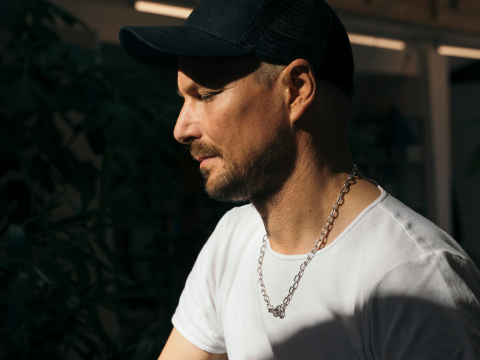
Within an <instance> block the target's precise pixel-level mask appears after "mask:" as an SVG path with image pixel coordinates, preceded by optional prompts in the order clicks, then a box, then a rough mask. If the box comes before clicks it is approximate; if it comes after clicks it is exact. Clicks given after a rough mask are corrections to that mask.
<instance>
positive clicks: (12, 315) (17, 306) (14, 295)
mask: <svg viewBox="0 0 480 360" xmlns="http://www.w3.org/2000/svg"><path fill="white" fill-rule="evenodd" d="M29 280H30V276H29V275H28V273H27V272H25V271H22V272H20V273H18V275H17V276H16V278H15V280H14V281H13V283H12V285H11V288H10V292H9V293H8V305H7V317H8V325H9V326H10V329H11V330H12V331H15V330H16V329H17V327H18V323H19V322H20V319H21V317H22V315H23V313H24V310H25V304H26V302H27V300H28V296H29V292H30V291H29V290H30V289H29Z"/></svg>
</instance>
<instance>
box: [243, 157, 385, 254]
mask: <svg viewBox="0 0 480 360" xmlns="http://www.w3.org/2000/svg"><path fill="white" fill-rule="evenodd" d="M303 159H304V160H303V161H298V162H297V165H296V168H295V170H294V172H293V173H292V175H291V176H290V177H289V179H288V180H287V182H286V183H285V185H284V186H283V188H282V190H281V191H280V192H278V193H277V194H275V196H273V197H271V198H270V199H268V200H267V201H266V202H264V203H261V204H257V203H255V202H252V203H253V205H254V206H255V208H256V209H257V211H258V212H259V213H260V215H261V217H262V220H263V222H264V225H265V229H266V230H267V234H268V238H269V241H270V246H271V247H272V249H273V250H274V251H276V252H278V253H281V254H285V255H296V254H306V253H308V252H309V251H311V250H312V248H313V246H314V243H315V240H316V239H318V238H319V237H320V233H321V231H322V228H323V227H324V226H325V225H326V223H327V219H328V216H329V215H330V213H331V212H332V207H333V205H334V204H335V202H336V200H337V199H338V195H339V192H340V190H341V189H342V187H343V184H344V183H345V181H346V180H347V179H348V176H349V173H350V171H351V168H350V170H348V169H349V167H353V166H351V164H350V163H349V162H348V160H347V161H346V162H345V161H344V164H345V165H343V166H341V167H340V166H338V164H337V166H336V168H337V169H341V170H340V171H339V170H336V171H334V170H332V167H330V166H328V165H323V166H322V165H319V162H318V159H317V158H315V157H312V158H311V159H310V160H309V159H306V157H305V156H304V157H303ZM380 194H381V191H380V190H379V189H378V187H376V186H375V185H373V184H372V183H371V182H370V181H368V180H367V179H365V178H364V177H363V176H362V175H361V174H360V173H359V172H357V175H356V176H355V180H354V181H352V183H351V184H350V190H349V191H348V192H347V193H346V194H345V197H344V201H343V202H342V205H341V206H340V208H339V210H338V217H336V219H335V220H334V221H333V227H332V229H331V231H330V232H329V233H328V236H327V242H326V244H327V245H328V244H330V243H331V242H332V241H333V240H335V238H336V237H337V236H338V235H340V234H341V233H342V232H343V230H345V228H347V227H348V225H349V224H350V223H351V222H352V221H353V220H354V219H355V218H356V217H357V216H358V215H359V214H360V213H361V212H362V211H363V210H364V209H365V208H366V207H367V206H368V205H370V204H371V203H372V202H373V201H375V200H376V199H377V198H378V197H379V196H380Z"/></svg>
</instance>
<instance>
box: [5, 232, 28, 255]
mask: <svg viewBox="0 0 480 360" xmlns="http://www.w3.org/2000/svg"><path fill="white" fill-rule="evenodd" d="M7 236H8V257H9V258H10V259H18V258H22V257H23V256H24V254H25V228H24V227H23V226H21V225H17V224H11V225H10V226H9V227H8V235H7Z"/></svg>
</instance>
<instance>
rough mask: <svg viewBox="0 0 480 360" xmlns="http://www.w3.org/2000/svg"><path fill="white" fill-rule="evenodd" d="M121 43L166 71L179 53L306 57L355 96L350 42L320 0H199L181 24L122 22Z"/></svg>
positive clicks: (325, 76)
mask: <svg viewBox="0 0 480 360" xmlns="http://www.w3.org/2000/svg"><path fill="white" fill-rule="evenodd" d="M120 43H121V45H122V47H123V49H124V50H125V52H126V53H127V54H128V56H130V57H131V58H132V59H133V60H134V61H136V62H138V63H140V64H143V65H147V66H150V67H154V68H157V69H167V70H168V69H170V70H177V56H182V57H199V58H218V57H232V56H242V55H249V54H252V55H255V56H258V57H260V58H263V59H267V60H271V61H273V62H275V63H278V64H285V65H288V64H290V63H291V62H292V61H293V60H295V59H304V60H307V61H309V62H310V64H311V65H312V66H313V68H314V69H315V72H316V76H317V77H319V78H322V79H324V80H327V81H329V82H331V83H333V84H335V85H337V86H338V87H339V88H340V89H342V90H343V92H345V94H347V95H348V96H350V98H351V97H352V95H353V89H354V87H353V69H354V62H353V55H352V47H351V45H350V41H349V38H348V35H347V32H346V31H345V28H344V27H343V25H342V23H341V21H340V19H339V18H338V16H337V15H336V14H335V12H334V11H333V10H332V8H331V7H330V6H329V5H328V4H327V3H326V2H325V1H324V0H202V1H201V2H200V3H199V4H198V5H197V6H196V7H195V9H194V10H193V11H192V13H191V14H190V16H189V17H188V18H187V19H186V20H185V22H184V23H183V24H182V25H181V26H126V27H123V28H122V29H121V30H120Z"/></svg>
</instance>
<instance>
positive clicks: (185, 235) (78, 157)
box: [0, 0, 480, 360]
mask: <svg viewBox="0 0 480 360" xmlns="http://www.w3.org/2000/svg"><path fill="white" fill-rule="evenodd" d="M197 3H198V2H197V1H194V0H185V1H181V0H178V1H174V0H172V1H168V2H167V1H162V2H160V1H158V2H152V1H150V2H145V1H136V2H135V1H130V0H95V1H93V0H50V1H46V0H1V1H0V359H30V358H32V359H33V358H35V359H36V360H39V359H127V358H128V359H145V360H146V359H156V358H157V357H158V355H159V353H160V352H161V349H162V347H163V345H164V344H165V341H166V339H167V337H168V334H169V333H170V331H171V328H172V325H171V322H170V318H171V316H172V314H173V312H174V311H175V308H176V305H177V303H178V299H179V296H180V293H181V291H182V289H183V286H184V283H185V280H186V277H187V276H188V273H189V272H190V270H191V267H192V266H193V263H194V261H195V259H196V256H197V254H198V252H199V251H200V249H201V247H202V246H203V244H204V243H205V241H206V240H207V239H208V237H209V235H210V233H211V232H212V231H213V229H214V227H215V225H216V223H217V222H218V220H219V219H220V217H221V216H222V215H223V214H224V213H225V212H226V211H228V210H229V209H230V208H231V207H232V206H231V205H229V204H223V203H218V202H214V201H212V200H210V199H208V197H207V196H206V195H205V194H204V192H203V183H202V179H201V176H200V175H199V173H198V164H196V163H195V162H194V161H193V160H192V159H191V157H190V155H189V154H188V152H187V151H186V150H185V149H184V148H183V147H181V146H179V145H178V144H176V143H175V141H174V139H173V136H172V131H173V127H174V124H175V121H176V118H177V115H178V113H179V111H180V108H181V106H182V101H181V99H180V98H179V97H178V96H177V95H176V90H175V87H176V74H172V73H166V72H160V71H154V70H150V69H145V68H142V67H140V66H138V65H136V64H135V63H133V62H132V61H131V60H130V59H129V58H127V57H126V55H125V54H124V53H123V51H122V50H121V48H120V45H119V41H118V31H119V29H120V28H121V27H122V26H125V25H181V24H182V22H183V21H184V19H185V18H186V17H187V16H188V14H189V13H190V12H191V10H192V9H193V8H194V7H195V5H196V4H197ZM329 3H330V5H331V6H332V7H333V8H334V9H335V10H336V12H337V13H338V15H339V17H340V18H341V20H342V21H343V23H344V25H345V27H346V29H347V31H348V32H349V36H350V39H351V42H352V44H353V45H352V46H353V52H354V57H355V63H356V75H355V84H356V93H355V97H354V104H353V112H352V116H351V124H350V138H351V147H352V152H353V156H354V159H355V162H356V163H357V164H358V165H359V167H360V169H361V170H362V171H363V172H364V173H365V174H366V175H367V176H369V177H370V178H372V179H374V180H376V181H377V182H378V183H379V184H380V185H381V186H382V187H384V188H385V189H386V190H387V191H388V192H390V193H391V194H392V195H394V196H395V197H397V198H398V199H400V200H401V201H403V202H404V203H406V204H407V205H408V206H410V207H411V208H413V209H414V210H415V211H417V212H419V213H420V214H422V215H423V216H425V217H427V218H429V219H430V220H432V221H433V222H435V223H436V224H437V225H439V226H440V227H441V228H442V229H444V230H445V231H446V232H448V233H449V234H451V235H452V236H453V237H454V238H455V239H456V240H457V241H458V242H459V243H460V244H461V245H462V246H463V247H464V248H465V249H466V250H467V252H468V253H469V254H470V255H471V257H472V258H473V259H474V261H476V262H477V264H478V263H479V260H478V259H480V239H479V238H478V234H479V233H480V219H479V218H480V206H479V203H480V190H479V188H478V186H477V184H478V182H479V180H480V21H479V20H478V19H479V18H480V3H479V2H478V1H476V0H330V2H329Z"/></svg>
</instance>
